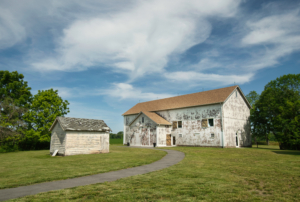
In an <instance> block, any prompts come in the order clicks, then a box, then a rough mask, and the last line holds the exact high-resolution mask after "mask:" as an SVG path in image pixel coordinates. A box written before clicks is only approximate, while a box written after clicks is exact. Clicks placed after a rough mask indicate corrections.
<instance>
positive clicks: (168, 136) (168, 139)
mask: <svg viewBox="0 0 300 202" xmlns="http://www.w3.org/2000/svg"><path fill="white" fill-rule="evenodd" d="M167 146H171V134H167Z"/></svg>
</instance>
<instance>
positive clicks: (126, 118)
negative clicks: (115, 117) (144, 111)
mask: <svg viewBox="0 0 300 202" xmlns="http://www.w3.org/2000/svg"><path fill="white" fill-rule="evenodd" d="M136 116H137V114H134V115H127V116H124V130H123V144H127V140H128V139H129V135H128V132H129V130H130V128H129V124H130V123H131V122H132V121H133V120H134V119H135V118H136Z"/></svg>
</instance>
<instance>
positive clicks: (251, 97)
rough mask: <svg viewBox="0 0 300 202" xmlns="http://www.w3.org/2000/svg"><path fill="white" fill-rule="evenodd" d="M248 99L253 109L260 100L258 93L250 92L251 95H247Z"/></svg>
mask: <svg viewBox="0 0 300 202" xmlns="http://www.w3.org/2000/svg"><path fill="white" fill-rule="evenodd" d="M246 98H247V100H248V102H249V103H250V104H251V106H252V107H253V106H254V105H255V103H256V102H257V101H258V99H259V94H258V93H257V92H256V91H250V93H249V94H248V95H246Z"/></svg>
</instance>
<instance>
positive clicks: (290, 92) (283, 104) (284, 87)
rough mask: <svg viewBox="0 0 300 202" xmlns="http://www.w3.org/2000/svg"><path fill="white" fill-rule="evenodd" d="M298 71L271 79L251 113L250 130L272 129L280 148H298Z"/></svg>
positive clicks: (263, 131)
mask: <svg viewBox="0 0 300 202" xmlns="http://www.w3.org/2000/svg"><path fill="white" fill-rule="evenodd" d="M299 90H300V74H297V75H296V74H288V75H284V76H281V77H279V78H277V79H276V80H273V81H270V82H269V83H268V84H267V85H266V86H265V89H264V91H263V92H262V94H261V96H260V98H259V100H258V101H257V102H256V104H255V107H254V109H253V113H252V114H251V122H252V124H253V128H252V133H253V134H254V135H255V136H258V137H259V136H264V135H266V134H270V133H273V134H274V136H275V138H276V140H277V141H278V142H279V144H280V148H281V149H300V131H299V128H300V91H299Z"/></svg>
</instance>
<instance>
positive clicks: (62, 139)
mask: <svg viewBox="0 0 300 202" xmlns="http://www.w3.org/2000/svg"><path fill="white" fill-rule="evenodd" d="M65 144H66V132H65V131H64V130H63V129H62V128H61V126H60V124H59V123H58V122H57V124H55V126H54V128H53V130H52V132H51V142H50V154H53V152H54V151H55V150H58V155H65Z"/></svg>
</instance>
